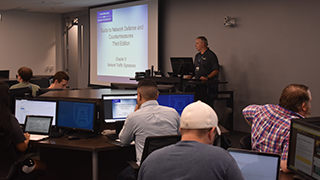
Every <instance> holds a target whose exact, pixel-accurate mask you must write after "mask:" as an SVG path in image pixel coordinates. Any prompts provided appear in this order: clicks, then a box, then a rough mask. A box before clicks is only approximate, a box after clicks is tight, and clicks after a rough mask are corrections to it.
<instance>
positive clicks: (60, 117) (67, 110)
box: [56, 99, 97, 132]
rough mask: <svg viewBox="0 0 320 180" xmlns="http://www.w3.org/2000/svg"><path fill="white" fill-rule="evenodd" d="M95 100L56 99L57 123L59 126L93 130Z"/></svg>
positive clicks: (78, 129) (94, 123)
mask: <svg viewBox="0 0 320 180" xmlns="http://www.w3.org/2000/svg"><path fill="white" fill-rule="evenodd" d="M96 112H97V111H96V102H95V101H87V100H78V99H66V100H59V101H58V108H57V123H56V125H57V126H58V127H60V128H66V129H72V130H76V131H86V132H95V126H96V123H97V121H96V119H97V118H96V117H97V116H96Z"/></svg>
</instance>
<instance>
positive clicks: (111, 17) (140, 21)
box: [90, 0, 158, 85]
mask: <svg viewBox="0 0 320 180" xmlns="http://www.w3.org/2000/svg"><path fill="white" fill-rule="evenodd" d="M157 5H158V2H157V0H146V1H136V2H131V3H124V4H118V5H114V6H104V7H98V8H92V9H90V84H95V85H110V83H111V82H118V83H119V82H120V83H137V82H136V81H135V80H130V78H134V77H135V73H136V72H144V71H145V70H146V69H150V68H151V66H154V67H155V70H156V69H157V64H158V60H157V59H158V58H157V56H158V52H157V51H158V50H157V48H158V46H157V35H158V30H157V22H158V20H157V18H158V17H157V13H158V8H157Z"/></svg>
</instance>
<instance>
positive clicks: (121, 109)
mask: <svg viewBox="0 0 320 180" xmlns="http://www.w3.org/2000/svg"><path fill="white" fill-rule="evenodd" d="M102 100H103V109H104V121H105V122H106V123H114V122H116V121H124V120H125V119H126V118H127V116H128V115H129V114H130V113H132V112H134V109H135V107H136V105H137V94H117V95H102Z"/></svg>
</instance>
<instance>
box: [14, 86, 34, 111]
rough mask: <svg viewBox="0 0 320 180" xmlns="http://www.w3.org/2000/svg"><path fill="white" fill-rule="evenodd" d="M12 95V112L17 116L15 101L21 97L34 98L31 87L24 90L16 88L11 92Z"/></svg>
mask: <svg viewBox="0 0 320 180" xmlns="http://www.w3.org/2000/svg"><path fill="white" fill-rule="evenodd" d="M9 91H10V93H9V95H10V110H11V113H12V114H15V99H16V98H21V97H31V96H32V89H30V88H29V87H22V88H14V89H10V90H9Z"/></svg>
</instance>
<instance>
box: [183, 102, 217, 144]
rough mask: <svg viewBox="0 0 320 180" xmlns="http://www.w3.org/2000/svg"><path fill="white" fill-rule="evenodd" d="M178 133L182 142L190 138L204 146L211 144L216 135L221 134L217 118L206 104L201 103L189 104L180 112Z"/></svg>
mask: <svg viewBox="0 0 320 180" xmlns="http://www.w3.org/2000/svg"><path fill="white" fill-rule="evenodd" d="M180 132H181V135H182V140H188V139H189V138H191V139H198V140H199V142H202V143H205V144H212V143H213V141H214V139H215V137H216V134H218V135H220V134H221V131H220V129H219V127H218V116H217V114H216V113H215V111H214V110H213V109H212V108H211V107H210V106H209V105H207V104H206V103H203V102H201V101H197V102H194V103H191V104H189V105H188V106H186V107H185V108H184V110H183V111H182V114H181V118H180Z"/></svg>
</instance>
